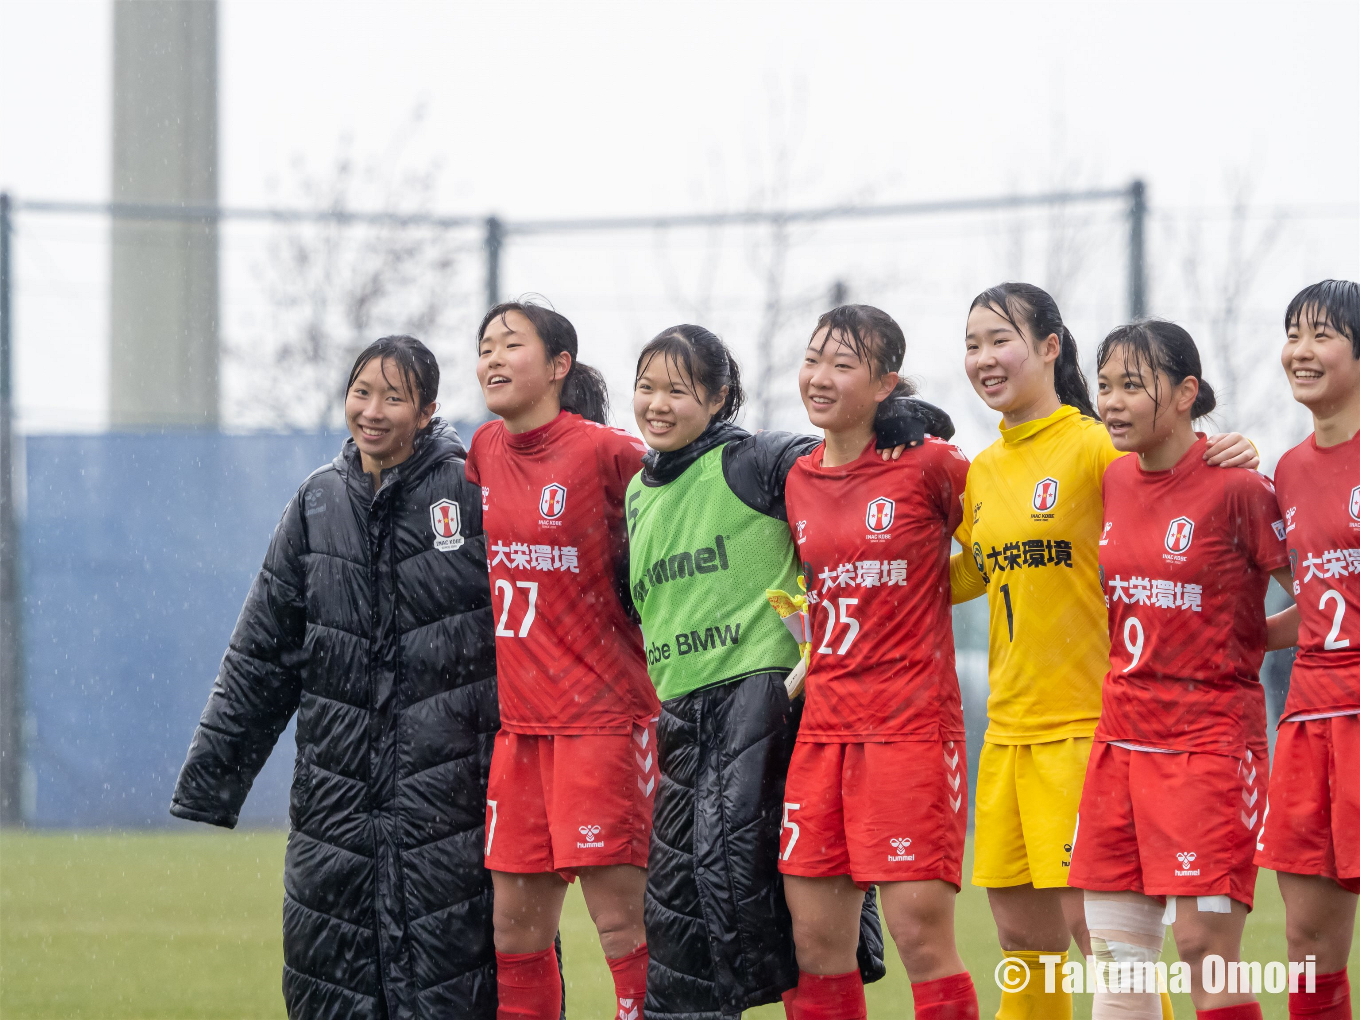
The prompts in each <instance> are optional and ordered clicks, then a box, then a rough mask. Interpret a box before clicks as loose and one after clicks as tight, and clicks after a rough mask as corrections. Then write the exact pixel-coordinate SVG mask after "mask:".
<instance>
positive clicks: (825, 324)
mask: <svg viewBox="0 0 1360 1020" xmlns="http://www.w3.org/2000/svg"><path fill="white" fill-rule="evenodd" d="M824 329H825V330H826V331H827V335H826V340H824V341H823V342H822V348H821V349H825V348H826V345H827V343H829V342H830V341H831V340H832V339H833V338H834V339H836V340H838V341H840V342H841V343H843V344H845V346H847V347H849V348H850V349H851V350H852V351H854V352H855V356H856V357H857V358H859V360H860V361H867V362H869V363H870V365H872V373H873V377H874V378H875V379H877V378H879V377H881V376H884V375H886V374H887V373H889V372H899V371H901V369H902V359H903V357H905V356H906V353H907V338H906V336H905V335H904V334H903V333H902V327H901V326H899V325H898V324H897V321H896V320H895V319H894V318H893V317H892V316H891V315H889V314H888V313H887V312H885V311H883V309H881V308H875V307H874V306H873V305H838V306H836V307H835V308H833V309H831V310H830V311H829V312H823V313H822V316H821V318H819V319H818V320H817V325H816V326H814V327H813V330H812V337H809V338H808V343H809V345H810V344H811V343H812V339H813V337H816V335H817V334H818V333H820V332H821V331H822V330H824ZM915 392H916V384H915V383H913V382H911V381H910V380H908V379H899V380H898V383H897V385H896V386H895V387H894V388H893V391H892V393H890V394H889V395H888V399H892V398H893V397H910V396H911V395H913V394H914V393H915Z"/></svg>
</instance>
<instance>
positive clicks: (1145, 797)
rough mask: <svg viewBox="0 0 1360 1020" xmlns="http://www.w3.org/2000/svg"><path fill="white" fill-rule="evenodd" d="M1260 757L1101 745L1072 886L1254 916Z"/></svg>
mask: <svg viewBox="0 0 1360 1020" xmlns="http://www.w3.org/2000/svg"><path fill="white" fill-rule="evenodd" d="M1267 769H1268V765H1267V762H1266V755H1265V752H1264V751H1263V750H1258V751H1255V752H1253V751H1245V752H1244V753H1243V757H1241V758H1236V757H1233V756H1231V755H1226V754H1211V753H1209V752H1205V751H1175V752H1170V753H1163V752H1159V751H1132V750H1130V749H1129V748H1127V747H1120V746H1119V745H1118V744H1111V743H1107V742H1106V741H1103V740H1097V741H1096V742H1095V743H1094V745H1093V746H1092V748H1091V759H1090V761H1089V762H1088V764H1087V766H1086V784H1085V785H1084V786H1083V787H1082V791H1081V808H1080V810H1079V811H1078V813H1077V831H1076V835H1075V836H1074V837H1073V840H1072V869H1071V871H1070V872H1069V873H1068V876H1067V884H1068V885H1071V886H1074V887H1076V888H1078V889H1096V890H1101V891H1105V892H1124V891H1132V892H1140V893H1143V894H1144V895H1147V896H1228V897H1231V898H1232V899H1234V900H1237V901H1238V902H1239V903H1245V904H1246V905H1247V907H1249V908H1250V907H1251V904H1252V894H1253V893H1254V892H1255V890H1256V865H1255V864H1253V863H1252V854H1253V853H1254V852H1255V849H1256V833H1257V831H1258V829H1259V828H1260V822H1261V817H1262V816H1263V815H1264V814H1265V806H1266V783H1267V781H1268V771H1267Z"/></svg>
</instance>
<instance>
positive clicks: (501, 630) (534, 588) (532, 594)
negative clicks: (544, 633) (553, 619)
mask: <svg viewBox="0 0 1360 1020" xmlns="http://www.w3.org/2000/svg"><path fill="white" fill-rule="evenodd" d="M515 588H528V589H529V608H528V609H526V610H525V611H524V619H523V620H521V621H520V625H519V633H518V634H516V633H515V632H514V631H513V630H510V629H509V628H507V627H506V626H505V621H506V618H507V617H508V616H509V615H510V603H511V602H514V601H515ZM515 588H512V587H510V582H509V581H497V582H496V594H497V595H504V596H505V601H504V602H502V603H501V618H500V620H498V621H497V623H496V637H524V636H525V635H527V634H528V633H529V628H530V627H532V626H533V624H534V616H535V615H536V614H537V612H538V609H537V607H538V582H537V581H516V582H515Z"/></svg>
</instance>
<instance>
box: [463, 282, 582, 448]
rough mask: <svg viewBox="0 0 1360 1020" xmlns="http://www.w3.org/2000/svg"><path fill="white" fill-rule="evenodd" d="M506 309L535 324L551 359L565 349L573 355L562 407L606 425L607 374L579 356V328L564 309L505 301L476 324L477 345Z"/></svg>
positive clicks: (562, 398) (559, 399) (561, 394)
mask: <svg viewBox="0 0 1360 1020" xmlns="http://www.w3.org/2000/svg"><path fill="white" fill-rule="evenodd" d="M507 312H519V314H520V315H522V316H524V317H525V318H526V319H528V320H529V322H530V323H532V324H533V327H534V332H535V333H537V334H538V338H539V339H540V340H542V341H543V346H544V348H545V349H546V350H547V352H548V360H549V361H551V360H552V359H554V358H556V357H557V356H558V355H559V354H562V353H563V352H566V353H567V354H570V355H571V368H569V369H567V376H566V378H565V379H563V380H562V391H561V393H560V394H559V395H558V403H559V404H561V405H562V410H564V411H571V412H572V413H573V414H579V415H580V416H581V417H582V418H585V419H587V420H589V421H594V422H599V423H600V424H601V425H607V424H608V423H609V389H608V387H606V386H605V383H604V376H602V375H600V373H599V372H598V371H597V370H596V369H593V368H591V367H590V366H589V365H587V364H584V363H583V362H581V361H579V360H578V359H577V357H576V347H577V344H576V327H575V326H573V325H572V324H571V320H569V319H568V318H567V317H566V316H565V315H563V314H562V313H561V312H556V311H553V310H552V309H551V308H544V307H543V306H542V305H536V304H534V303H533V302H532V301H527V300H520V301H502V302H501V303H500V304H498V305H496V307H494V308H492V309H491V311H489V312H487V313H486V315H485V316H484V317H483V318H482V324H481V325H480V326H478V327H477V346H478V347H479V348H480V347H481V345H482V337H484V336H485V335H486V327H487V326H489V325H491V323H492V322H494V321H495V320H496V319H500V318H503V317H504V316H505V314H506V313H507Z"/></svg>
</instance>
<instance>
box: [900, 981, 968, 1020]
mask: <svg viewBox="0 0 1360 1020" xmlns="http://www.w3.org/2000/svg"><path fill="white" fill-rule="evenodd" d="M911 997H912V1001H913V1002H915V1004H916V1020H978V1000H977V989H975V988H974V987H973V979H972V977H971V976H969V974H968V972H967V971H966V970H965V971H963V972H961V973H959V974H950V975H949V976H948V977H942V978H936V979H935V980H934V981H913V982H912V984H911Z"/></svg>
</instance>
